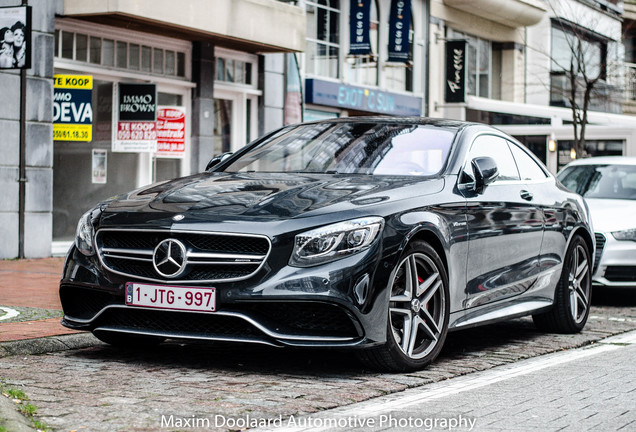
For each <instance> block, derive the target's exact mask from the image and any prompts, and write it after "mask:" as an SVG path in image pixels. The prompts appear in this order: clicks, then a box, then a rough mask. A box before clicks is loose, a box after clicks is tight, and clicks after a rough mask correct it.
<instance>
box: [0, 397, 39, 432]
mask: <svg viewBox="0 0 636 432" xmlns="http://www.w3.org/2000/svg"><path fill="white" fill-rule="evenodd" d="M16 407H17V405H15V404H14V403H13V402H11V400H10V399H9V398H6V397H4V396H3V395H0V426H2V427H4V428H5V429H6V430H7V431H10V432H34V431H35V430H36V429H34V428H33V426H31V422H30V421H29V419H27V418H26V417H25V416H23V415H22V414H20V412H19V411H18V410H17V408H16Z"/></svg>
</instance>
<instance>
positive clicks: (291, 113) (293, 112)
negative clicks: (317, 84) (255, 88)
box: [283, 53, 303, 126]
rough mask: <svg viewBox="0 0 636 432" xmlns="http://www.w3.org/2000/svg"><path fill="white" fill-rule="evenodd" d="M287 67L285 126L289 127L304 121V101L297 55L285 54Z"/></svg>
mask: <svg viewBox="0 0 636 432" xmlns="http://www.w3.org/2000/svg"><path fill="white" fill-rule="evenodd" d="M285 61H286V63H287V64H286V67H287V73H286V77H285V78H286V80H287V87H286V91H285V105H284V106H285V108H284V110H283V125H284V126H287V125H290V124H294V123H300V122H302V121H303V101H302V87H301V84H300V82H301V77H300V69H299V68H298V63H297V61H296V54H293V53H292V54H285Z"/></svg>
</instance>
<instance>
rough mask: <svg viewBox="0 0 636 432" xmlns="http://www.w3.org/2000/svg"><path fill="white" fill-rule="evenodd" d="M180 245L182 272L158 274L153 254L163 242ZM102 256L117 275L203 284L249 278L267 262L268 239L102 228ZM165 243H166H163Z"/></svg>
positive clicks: (99, 234)
mask: <svg viewBox="0 0 636 432" xmlns="http://www.w3.org/2000/svg"><path fill="white" fill-rule="evenodd" d="M167 239H172V240H176V241H178V242H180V243H181V244H182V245H183V246H184V248H185V251H186V252H185V254H186V259H185V261H186V264H185V266H184V268H183V270H181V271H180V272H179V273H177V274H176V275H175V276H172V273H176V272H170V274H167V273H166V272H164V274H163V275H162V274H161V273H159V272H157V269H156V268H155V265H154V264H153V255H154V253H155V250H156V248H157V246H158V245H159V244H160V243H161V242H162V241H164V240H167ZM95 241H96V243H97V248H98V251H99V257H100V260H101V261H102V263H103V264H104V266H105V267H106V268H107V269H109V270H110V271H112V272H114V273H118V274H121V275H124V276H129V277H132V278H135V279H143V280H148V281H154V282H174V283H203V282H224V281H236V280H242V279H247V278H249V277H250V276H252V275H253V274H255V273H256V272H257V271H258V270H259V269H260V268H261V267H262V266H263V264H264V263H265V260H266V259H267V256H268V255H269V252H270V248H271V245H270V242H269V239H268V238H267V237H265V236H257V235H242V234H225V233H203V232H184V231H161V230H156V231H139V230H117V229H109V228H107V229H102V230H99V231H98V232H97V234H96V236H95ZM164 244H165V243H164Z"/></svg>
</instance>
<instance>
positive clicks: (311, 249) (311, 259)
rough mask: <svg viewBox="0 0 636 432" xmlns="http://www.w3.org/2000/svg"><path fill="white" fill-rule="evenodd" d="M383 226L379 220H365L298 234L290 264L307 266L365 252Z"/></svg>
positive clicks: (355, 220)
mask: <svg viewBox="0 0 636 432" xmlns="http://www.w3.org/2000/svg"><path fill="white" fill-rule="evenodd" d="M383 227H384V219H382V218H381V217H366V218H360V219H352V220H349V221H345V222H339V223H336V224H333V225H327V226H324V227H321V228H317V229H314V230H311V231H307V232H304V233H302V234H298V235H297V236H296V239H295V241H294V251H293V252H292V256H291V258H290V259H289V265H291V266H295V267H310V266H314V265H318V264H324V263H327V262H330V261H335V260H337V259H340V258H343V257H345V256H348V255H353V254H355V253H358V252H361V251H363V250H365V249H368V248H369V247H370V246H371V245H372V244H373V242H374V240H375V239H377V238H378V234H379V233H380V232H381V231H382V228H383Z"/></svg>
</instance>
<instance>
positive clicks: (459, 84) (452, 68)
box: [445, 40, 466, 103]
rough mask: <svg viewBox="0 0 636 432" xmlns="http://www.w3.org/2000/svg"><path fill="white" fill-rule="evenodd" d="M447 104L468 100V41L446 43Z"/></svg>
mask: <svg viewBox="0 0 636 432" xmlns="http://www.w3.org/2000/svg"><path fill="white" fill-rule="evenodd" d="M445 99H446V102H451V103H453V102H465V100H466V41H465V40H453V41H446V98H445Z"/></svg>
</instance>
